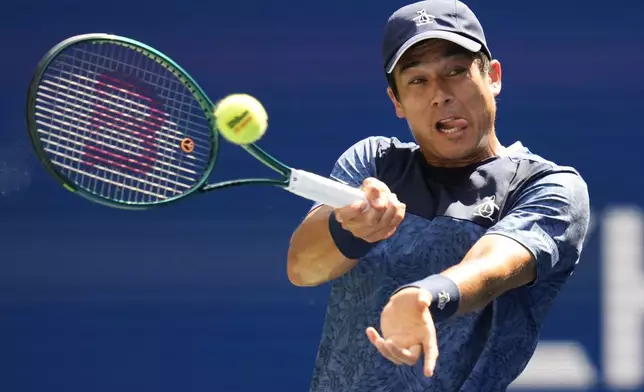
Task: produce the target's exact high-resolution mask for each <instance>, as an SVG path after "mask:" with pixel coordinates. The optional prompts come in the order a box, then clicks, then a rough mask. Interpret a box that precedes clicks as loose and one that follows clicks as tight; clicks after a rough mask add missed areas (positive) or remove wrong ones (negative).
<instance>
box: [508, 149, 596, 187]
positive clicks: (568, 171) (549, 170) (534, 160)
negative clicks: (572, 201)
mask: <svg viewBox="0 0 644 392" xmlns="http://www.w3.org/2000/svg"><path fill="white" fill-rule="evenodd" d="M504 158H505V159H507V161H508V162H512V164H514V165H516V173H515V176H514V180H513V183H514V185H515V186H520V185H525V184H528V183H533V182H535V181H539V180H542V179H544V178H548V179H555V180H556V181H558V182H562V181H563V182H564V183H565V184H566V185H572V186H575V187H582V188H585V187H586V182H585V180H584V178H583V176H582V175H581V173H580V172H579V170H578V169H577V168H575V167H574V166H571V165H566V164H561V163H558V162H556V161H554V160H551V159H547V158H545V157H543V156H542V155H540V154H538V153H535V152H532V151H531V150H530V149H529V148H528V147H525V146H523V144H521V142H516V143H515V144H513V145H512V146H510V147H508V148H506V151H505V152H504Z"/></svg>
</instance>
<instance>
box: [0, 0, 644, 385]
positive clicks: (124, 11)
mask: <svg viewBox="0 0 644 392" xmlns="http://www.w3.org/2000/svg"><path fill="white" fill-rule="evenodd" d="M403 4H404V3H403V2H401V1H381V0H379V1H344V0H328V1H326V2H317V1H316V2H314V1H308V0H303V1H298V2H292V3H291V2H290V0H273V1H270V2H267V1H258V0H247V1H233V2H222V1H210V2H198V1H195V0H184V1H182V2H178V1H176V2H173V1H171V0H157V1H149V0H128V1H125V0H113V1H111V2H87V1H85V2H79V1H74V0H58V1H46V0H31V1H23V2H18V1H13V0H12V1H7V0H5V1H4V2H3V3H2V6H1V7H2V11H1V12H0V36H1V37H2V52H1V53H2V55H1V56H2V61H0V80H1V81H2V83H1V86H2V93H1V94H0V246H1V248H2V249H1V252H0V391H3V392H4V391H6V392H31V391H43V390H47V391H50V392H53V391H56V392H58V391H61V392H62V391H65V392H81V391H83V392H86V391H96V392H102V391H106V392H107V391H110V392H112V391H122V392H125V391H155V392H165V391H168V392H169V391H260V390H261V391H273V390H275V391H304V390H307V388H308V384H309V378H310V375H311V370H312V366H313V362H314V359H315V354H316V349H317V343H318V338H319V334H320V330H321V325H322V322H323V315H324V308H325V303H326V297H327V293H328V286H323V287H318V288H307V289H303V288H295V287H293V286H291V285H290V284H289V282H288V280H287V278H286V273H285V262H286V249H287V245H288V240H289V236H290V234H291V231H292V230H293V228H294V227H295V226H296V225H297V224H298V223H299V221H300V219H301V218H302V216H303V214H304V213H305V211H306V209H307V208H308V206H309V203H308V202H307V201H304V200H301V199H299V198H297V197H295V196H293V195H290V194H287V193H285V192H283V191H281V190H278V189H272V188H270V189H241V188H240V189H230V190H227V191H224V192H220V193H218V194H212V195H210V196H207V197H202V198H196V199H193V200H192V201H190V202H187V203H180V204H178V205H176V206H171V207H169V208H166V209H162V210H153V211H148V212H135V213H133V212H123V211H117V210H111V209H106V208H104V207H101V206H98V205H93V204H90V203H88V202H86V201H85V200H83V199H79V198H77V197H75V196H73V195H71V194H69V193H68V192H65V191H64V190H63V189H62V188H60V187H59V186H58V185H56V184H55V183H54V181H53V180H52V179H50V178H49V177H48V176H47V175H46V174H45V173H44V171H43V170H42V168H41V167H40V166H39V165H38V163H37V162H36V161H35V159H34V156H33V154H32V152H31V150H30V147H29V144H28V140H27V134H26V130H25V121H24V106H25V96H26V89H27V86H28V83H29V79H30V77H31V72H32V71H33V69H34V67H35V64H36V63H37V61H38V60H39V59H40V58H41V56H42V55H43V54H44V53H45V52H46V51H47V50H48V49H49V48H50V47H51V46H53V45H54V44H55V43H57V42H58V41H60V40H62V39H64V38H66V37H68V36H71V35H74V34H79V33H86V32H110V33H116V34H120V35H126V36H130V37H132V38H135V39H138V40H141V41H143V42H145V43H147V44H149V45H152V46H154V47H157V48H158V49H160V50H162V51H163V52H165V53H167V54H169V55H170V56H171V57H173V58H174V59H175V60H176V61H177V62H179V63H180V64H181V65H182V66H183V67H184V68H186V69H187V70H188V71H189V72H190V73H191V74H192V75H193V76H194V77H195V79H196V80H197V81H198V82H199V83H200V84H201V85H202V87H203V88H204V89H205V90H206V91H207V92H208V93H209V94H210V95H211V96H212V97H213V98H214V99H216V98H218V97H221V96H223V95H225V94H228V93H233V92H247V93H250V94H253V95H255V96H256V97H258V98H259V99H260V100H261V101H262V102H263V103H264V104H265V106H266V108H267V110H268V111H269V114H270V128H269V132H268V134H267V136H266V137H265V139H264V140H262V142H261V145H262V146H263V147H264V148H266V149H267V150H269V151H271V152H272V153H274V154H275V155H277V156H278V157H279V158H280V159H281V160H283V161H285V162H287V163H289V164H292V165H294V166H298V167H301V168H304V169H307V170H311V171H314V172H318V173H323V174H326V173H328V171H329V170H330V168H331V165H332V164H333V162H334V160H335V159H336V157H337V156H338V155H339V154H340V153H341V152H342V151H343V150H344V149H345V148H346V147H348V146H349V145H350V144H351V143H353V142H355V141H357V140H359V139H360V138H363V137H365V136H368V135H372V134H378V135H386V136H397V137H398V138H400V139H403V140H410V136H409V134H408V131H407V127H406V124H405V123H404V122H402V121H400V120H398V119H396V118H395V116H394V113H393V110H392V107H391V104H390V102H389V101H388V98H387V97H386V95H385V90H384V89H385V84H384V79H383V76H382V74H381V64H380V38H381V31H382V27H383V26H384V22H385V21H386V19H387V17H388V16H389V14H390V13H391V12H392V11H393V10H395V9H396V8H397V7H399V6H401V5H403ZM469 4H470V5H471V7H472V8H473V9H474V11H475V12H476V13H477V14H478V16H479V18H480V19H481V20H482V22H483V24H484V26H485V28H486V33H487V37H488V41H489V43H490V46H491V50H492V52H493V54H494V55H495V57H497V58H498V59H500V61H501V62H502V65H503V70H504V79H503V83H504V84H503V92H502V94H501V96H500V97H499V105H500V106H499V107H500V109H499V110H500V112H499V118H498V132H499V135H500V138H501V140H502V142H503V143H505V144H506V145H507V144H511V143H512V142H514V141H517V140H520V141H522V142H523V143H524V145H527V146H528V147H529V148H530V149H531V150H533V151H535V152H537V153H539V154H542V155H544V156H546V157H547V158H549V159H551V160H555V161H557V162H559V163H562V164H569V165H574V166H576V167H577V168H578V169H579V170H580V171H581V173H582V174H583V175H584V177H585V178H586V180H587V182H588V184H589V187H590V193H591V201H592V209H593V213H594V218H595V219H594V226H593V227H594V229H593V230H592V232H591V234H590V236H589V242H588V244H587V247H586V251H585V253H584V257H583V260H582V262H581V264H580V266H579V269H578V272H577V273H576V274H575V276H574V278H573V279H572V280H571V282H570V284H569V285H568V286H567V287H566V289H565V290H564V292H563V293H562V295H561V297H560V298H559V299H558V302H557V303H556V306H555V308H554V309H553V311H552V313H551V314H550V317H549V319H548V322H547V326H546V328H545V330H544V333H543V340H544V344H545V346H546V348H547V347H550V348H552V347H554V348H555V351H556V347H559V346H551V345H549V342H550V343H552V342H562V341H566V342H569V343H570V344H572V346H570V347H574V348H575V350H573V351H575V352H576V353H580V355H581V357H583V358H581V359H579V358H580V357H577V359H578V361H577V362H574V363H573V362H571V361H564V362H562V363H559V364H556V363H553V362H552V360H547V359H545V360H543V361H540V362H539V364H538V367H535V368H533V370H534V371H533V372H532V375H533V376H534V375H537V376H539V377H536V378H535V377H532V378H526V379H525V382H523V383H522V385H523V386H524V387H530V388H533V389H534V388H536V389H535V390H544V391H545V390H556V389H562V388H563V387H564V386H566V385H568V386H570V388H572V389H573V390H593V391H608V390H617V386H618V385H619V384H622V385H630V386H631V388H634V389H638V388H639V390H642V389H643V388H644V384H643V382H642V381H641V379H642V378H644V377H642V376H641V374H644V359H643V360H641V362H637V363H641V364H642V368H641V369H642V370H641V372H642V373H637V374H636V376H637V375H639V377H642V378H640V379H637V378H635V380H634V381H633V380H631V381H630V382H627V381H628V380H625V378H624V377H622V378H620V377H616V378H614V379H609V378H608V377H607V376H606V369H607V367H608V365H607V360H606V355H605V350H604V349H603V346H602V344H613V343H612V342H615V339H619V338H621V339H628V342H631V344H635V345H641V346H644V329H643V328H642V327H641V326H642V324H639V327H636V328H635V331H636V332H635V333H633V332H632V330H631V332H629V334H626V333H624V334H620V336H612V335H611V336H605V335H604V334H603V333H602V332H603V329H602V322H604V321H605V320H607V319H608V318H609V317H612V316H615V317H618V316H620V315H621V316H624V317H626V316H628V315H630V314H634V315H635V316H633V317H639V318H638V320H641V319H644V316H641V317H640V316H639V315H641V314H644V311H641V309H642V306H641V304H642V303H644V294H642V291H641V290H640V291H637V294H635V295H633V293H634V291H632V290H633V288H634V285H633V284H632V282H631V283H628V282H626V281H624V283H623V284H621V283H620V282H621V281H620V280H619V278H616V279H613V280H611V281H610V282H608V283H606V282H605V281H604V280H603V277H604V276H605V274H604V272H602V271H603V270H605V268H611V269H616V270H617V271H619V273H618V275H619V276H622V277H629V276H631V277H632V276H644V272H643V271H644V264H643V261H642V260H641V259H640V258H639V256H640V255H641V252H639V250H641V247H642V245H643V244H644V236H638V235H637V234H638V233H639V231H638V230H639V228H641V223H642V219H641V217H640V216H639V212H638V211H637V210H633V211H631V210H627V212H626V213H625V214H623V215H620V217H621V218H620V219H622V220H621V221H618V223H619V224H617V225H616V227H626V226H624V225H627V227H631V228H632V230H629V233H631V234H633V233H635V235H634V237H633V238H630V239H628V240H627V241H626V240H624V241H621V239H623V238H626V237H623V236H620V235H613V236H612V237H611V236H609V237H610V238H616V239H614V240H611V241H612V242H609V241H608V240H606V238H607V236H606V234H605V233H604V232H605V231H606V230H607V229H606V227H607V223H606V222H607V221H606V219H607V218H606V216H607V215H606V214H607V213H609V212H610V211H612V210H613V209H614V208H617V207H620V208H621V207H626V208H631V207H635V208H637V207H640V206H642V204H643V203H644V200H643V199H642V196H641V195H642V194H643V192H644V179H643V176H642V175H641V173H642V168H643V163H644V157H643V156H642V153H641V150H642V144H643V143H644V132H643V131H644V128H643V126H642V118H641V113H642V109H643V100H642V94H643V93H644V82H643V81H642V80H643V79H642V78H643V75H642V70H643V69H644V23H643V22H642V13H643V12H644V3H642V2H641V1H639V0H613V1H611V2H610V3H605V2H602V3H599V2H593V1H581V0H542V1H538V2H524V1H510V0H497V1H491V0H487V1H483V0H471V1H470V2H469ZM332 138H333V139H335V141H333V142H331V141H330V140H331V139H332ZM312 147H314V148H312ZM224 166H225V169H220V170H218V171H216V173H215V175H216V177H217V178H219V179H229V178H233V177H241V176H246V175H253V176H254V175H257V171H258V170H259V171H261V172H265V173H266V174H267V175H268V174H270V173H269V172H268V171H265V169H264V168H263V167H262V166H261V165H260V164H259V163H257V162H255V161H254V160H253V159H252V158H251V157H249V156H247V155H245V154H244V153H243V152H240V151H238V150H236V149H235V148H234V147H232V146H229V145H225V146H224V151H223V152H222V155H221V161H220V166H219V168H222V167H224ZM631 218H632V219H631ZM629 219H630V220H629ZM628 225H630V226H628ZM614 226H615V225H613V226H611V227H614ZM611 230H613V234H615V233H614V232H615V230H614V229H611ZM620 241H621V242H620ZM605 248H610V249H613V250H614V249H622V250H623V253H624V254H625V259H619V260H616V259H615V257H614V256H610V255H612V253H610V252H607V251H606V249H605ZM638 252H639V253H638ZM607 253H610V255H607ZM627 261H628V262H627ZM607 284H608V285H610V287H606V285H607ZM629 284H630V286H629ZM607 292H608V293H611V292H612V293H615V292H618V293H619V296H622V297H623V298H629V297H628V296H629V293H630V295H631V297H630V300H629V302H627V305H628V304H630V306H632V307H633V308H637V307H639V309H640V310H637V311H635V310H632V311H631V309H630V308H629V307H628V306H627V307H626V310H622V313H615V312H616V310H615V308H613V307H610V306H609V307H607V306H605V302H603V300H602V299H603V298H605V297H606V293H607ZM620 309H621V308H620ZM611 312H613V313H611ZM621 316H620V317H621ZM634 319H635V318H634ZM629 320H630V319H629ZM625 322H626V321H625ZM606 342H609V343H606ZM561 347H563V346H561ZM641 351H642V352H644V348H642V350H641ZM556 352H559V353H563V351H556ZM562 355H563V354H562ZM555 357H559V356H557V355H555ZM544 358H545V357H544ZM633 358H635V359H637V358H639V357H637V356H632V355H631V357H628V361H629V363H631V364H632V363H633ZM613 359H614V358H613ZM609 360H610V359H609ZM535 361H536V360H535ZM581 363H586V365H587V366H586V368H584V369H586V372H587V373H584V374H586V375H587V377H586V378H584V377H585V376H584V377H582V378H583V379H584V380H582V381H577V382H575V381H573V380H574V379H575V378H576V377H577V376H579V374H581V373H582V372H581V369H582V368H583V366H582V367H580V366H581V365H580V364H581ZM557 377H559V378H557ZM546 379H548V380H559V381H552V382H549V385H541V386H539V384H544V383H545V381H544V380H546ZM531 380H532V381H531ZM611 380H612V381H611ZM620 380H621V382H620ZM571 385H572V386H571ZM575 385H576V386H575ZM589 385H591V386H589Z"/></svg>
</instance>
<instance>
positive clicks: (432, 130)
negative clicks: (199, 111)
mask: <svg viewBox="0 0 644 392" xmlns="http://www.w3.org/2000/svg"><path fill="white" fill-rule="evenodd" d="M382 49H383V53H382V54H383V66H384V73H385V75H386V78H387V80H388V82H389V87H388V95H389V97H390V99H391V102H392V103H393V107H394V110H395V113H396V115H397V116H398V117H399V118H401V119H405V120H406V122H407V123H408V125H409V129H410V130H411V134H412V136H413V138H414V140H415V142H414V143H404V142H401V141H399V140H398V139H397V138H396V137H384V136H374V137H368V138H366V139H364V140H361V141H359V142H357V143H356V144H355V145H353V146H351V147H350V148H348V149H347V150H346V151H345V152H344V153H343V154H342V155H341V156H340V157H339V159H338V160H337V163H336V164H335V166H334V167H333V169H332V172H331V176H332V177H333V178H334V179H336V180H338V181H341V182H344V183H347V184H351V185H354V186H356V187H361V188H362V189H363V190H364V191H365V193H366V195H367V199H368V200H367V201H366V202H362V203H355V204H353V205H349V206H347V207H344V208H339V209H332V208H330V207H328V206H325V205H314V206H313V207H312V210H311V211H310V213H309V214H308V215H307V217H306V218H305V219H304V221H303V222H302V223H301V225H300V226H299V227H298V228H297V229H296V230H295V232H294V234H293V237H292V239H291V243H290V248H289V253H288V267H287V270H288V276H289V279H290V280H291V282H292V283H293V284H295V285H297V286H316V285H320V284H323V283H325V282H329V281H332V288H331V294H330V299H329V304H328V308H327V313H326V320H325V323H324V327H323V334H322V340H321V343H320V346H319V351H318V355H317V359H316V364H315V369H314V374H313V381H312V385H311V391H314V392H322V391H326V392H377V391H383V392H384V391H387V392H391V391H445V392H448V391H450V392H451V391H454V392H455V391H465V392H468V391H472V392H491V391H504V390H506V388H507V387H508V385H509V384H511V382H512V381H513V380H515V379H516V378H517V376H519V375H520V373H521V372H522V370H523V369H524V368H525V366H526V364H527V363H528V361H529V360H530V358H531V356H532V355H533V353H534V350H535V346H536V344H537V341H538V338H539V331H540V329H541V327H542V324H543V321H544V318H545V317H546V315H547V313H548V310H549V309H550V307H551V306H552V303H553V300H554V299H555V298H556V297H557V294H558V293H559V292H560V290H561V289H562V287H563V285H564V284H565V283H566V281H567V280H568V278H569V277H570V275H571V274H572V272H573V270H574V269H575V267H576V265H577V263H578V261H579V258H580V254H581V251H582V244H583V242H584V238H585V236H586V231H587V228H588V224H589V215H590V211H589V195H588V190H587V186H586V183H585V182H584V180H583V179H582V177H581V176H580V174H579V173H578V172H577V171H576V170H575V169H574V168H571V167H567V166H560V165H558V164H556V163H554V162H551V161H549V160H547V159H545V158H542V157H541V156H539V155H536V154H534V153H532V152H531V151H529V150H528V148H526V147H524V146H523V145H522V144H521V143H520V142H516V143H514V144H513V145H511V146H508V147H504V146H503V145H502V144H501V143H500V142H499V140H498V138H497V133H496V128H495V117H496V111H497V106H496V102H495V97H496V96H497V95H498V94H499V93H500V92H501V76H502V73H501V64H500V63H499V61H497V60H495V59H494V58H493V57H492V54H491V52H490V49H489V47H488V45H487V42H486V39H485V35H484V32H483V29H482V27H481V25H480V23H479V21H478V19H477V17H476V16H475V14H474V13H473V12H472V11H471V10H470V9H469V8H468V7H467V6H466V5H465V4H463V3H461V2H460V1H457V0H427V1H421V2H418V3H414V4H411V5H407V6H405V7H403V8H401V9H399V10H397V11H396V12H395V13H394V14H393V15H392V16H391V17H390V19H389V20H388V22H387V25H386V28H385V32H384V38H383V43H382ZM366 207H368V208H366Z"/></svg>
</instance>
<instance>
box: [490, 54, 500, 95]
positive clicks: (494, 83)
mask: <svg viewBox="0 0 644 392" xmlns="http://www.w3.org/2000/svg"><path fill="white" fill-rule="evenodd" d="M501 76H502V72H501V63H500V62H499V61H498V60H492V61H490V71H489V72H488V74H487V79H488V83H489V85H490V90H492V95H493V96H495V97H496V96H497V95H499V94H501Z"/></svg>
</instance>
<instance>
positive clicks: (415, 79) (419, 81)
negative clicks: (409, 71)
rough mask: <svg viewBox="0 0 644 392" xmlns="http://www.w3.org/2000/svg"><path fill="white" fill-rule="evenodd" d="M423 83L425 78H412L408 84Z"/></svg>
mask: <svg viewBox="0 0 644 392" xmlns="http://www.w3.org/2000/svg"><path fill="white" fill-rule="evenodd" d="M422 83H425V78H413V79H411V80H410V81H409V84H422Z"/></svg>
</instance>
